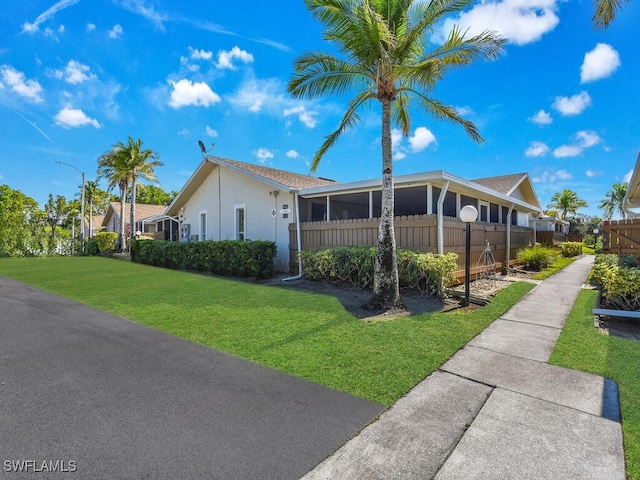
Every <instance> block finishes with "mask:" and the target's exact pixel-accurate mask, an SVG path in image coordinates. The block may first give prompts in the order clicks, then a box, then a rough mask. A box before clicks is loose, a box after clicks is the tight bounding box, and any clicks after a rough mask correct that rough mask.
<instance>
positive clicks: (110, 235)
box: [95, 232, 118, 255]
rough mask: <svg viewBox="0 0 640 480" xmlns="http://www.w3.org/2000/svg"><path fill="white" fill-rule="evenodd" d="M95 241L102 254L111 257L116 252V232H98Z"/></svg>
mask: <svg viewBox="0 0 640 480" xmlns="http://www.w3.org/2000/svg"><path fill="white" fill-rule="evenodd" d="M95 239H96V243H97V244H98V251H99V252H100V253H103V254H107V255H111V254H112V253H113V252H115V251H116V241H117V240H118V234H117V233H116V232H98V233H96V236H95Z"/></svg>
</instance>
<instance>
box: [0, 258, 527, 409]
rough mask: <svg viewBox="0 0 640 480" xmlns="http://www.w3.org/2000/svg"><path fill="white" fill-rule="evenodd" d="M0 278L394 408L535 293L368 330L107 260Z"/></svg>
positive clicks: (291, 299) (315, 305) (511, 293)
mask: <svg viewBox="0 0 640 480" xmlns="http://www.w3.org/2000/svg"><path fill="white" fill-rule="evenodd" d="M0 274H2V275H6V276H8V277H11V278H14V279H16V280H19V281H22V282H25V283H28V284H31V285H34V286H37V287H40V288H43V289H45V290H49V291H51V292H54V293H57V294H60V295H63V296H65V297H68V298H72V299H74V300H77V301H79V302H82V303H85V304H88V305H91V306H94V307H97V308H100V309H101V310H104V311H107V312H110V313H113V314H116V315H119V316H122V317H125V318H128V319H131V320H133V321H136V322H139V323H142V324H144V325H148V326H151V327H153V328H157V329H159V330H162V331H165V332H168V333H171V334H174V335H177V336H179V337H182V338H185V339H187V340H191V341H194V342H197V343H201V344H203V345H208V346H210V347H214V348H217V349H220V350H223V351H225V352H228V353H231V354H234V355H237V356H240V357H243V358H246V359H249V360H252V361H254V362H257V363H260V364H263V365H267V366H269V367H272V368H275V369H278V370H281V371H285V372H288V373H291V374H293V375H296V376H299V377H302V378H306V379H309V380H311V381H314V382H317V383H320V384H323V385H327V386H330V387H332V388H335V389H337V390H342V391H344V392H348V393H351V394H353V395H357V396H359V397H362V398H367V399H369V400H372V401H374V402H378V403H381V404H384V405H391V404H392V403H394V402H395V401H396V400H397V399H398V398H400V397H401V396H402V395H403V394H405V393H406V392H407V391H409V390H410V389H411V388H412V387H413V386H414V385H416V384H417V383H418V382H420V381H421V380H422V379H424V378H425V377H426V376H427V375H429V374H430V373H431V372H433V371H434V370H435V369H436V368H438V366H440V365H441V364H442V363H443V362H445V361H446V360H447V359H448V358H449V357H451V356H452V355H453V354H454V353H455V352H456V351H457V350H459V349H460V348H461V347H463V346H464V345H465V344H466V343H467V342H468V341H469V340H471V339H472V338H473V337H474V336H475V335H477V334H478V333H479V332H480V331H482V330H483V329H484V328H485V327H486V326H488V325H489V324H490V323H491V322H492V321H493V320H495V319H496V318H498V317H499V316H500V315H502V314H503V313H504V312H505V311H506V310H508V308H509V307H510V306H511V305H513V304H514V303H515V302H517V301H518V300H519V299H520V298H521V297H522V296H523V295H524V294H525V293H527V292H528V291H529V290H530V289H531V288H532V287H533V286H532V285H530V284H527V283H515V284H513V285H510V286H509V287H508V288H506V289H505V290H503V291H502V292H500V293H499V294H498V295H497V297H496V298H495V299H494V301H493V302H492V303H491V304H490V305H489V306H487V307H483V308H479V309H474V310H457V311H453V312H448V313H435V314H423V315H416V316H412V317H404V318H400V319H396V320H392V321H387V322H376V323H367V322H364V321H362V320H359V319H357V318H355V317H354V316H353V315H351V314H350V313H349V312H347V311H346V310H345V309H344V307H343V306H342V305H341V304H340V302H339V301H338V300H337V299H336V298H335V297H330V296H326V295H320V294H315V293H307V292H300V291H296V290H291V289H286V288H281V287H270V286H262V285H256V284H252V283H246V282H239V281H233V280H228V279H221V278H217V277H207V276H203V275H196V274H189V273H184V272H177V271H172V270H165V269H160V268H154V267H150V266H146V265H138V264H131V263H129V262H118V261H114V260H110V259H105V258H92V257H77V258H62V257H52V258H28V259H0Z"/></svg>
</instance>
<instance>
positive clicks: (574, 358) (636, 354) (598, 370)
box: [549, 290, 640, 480]
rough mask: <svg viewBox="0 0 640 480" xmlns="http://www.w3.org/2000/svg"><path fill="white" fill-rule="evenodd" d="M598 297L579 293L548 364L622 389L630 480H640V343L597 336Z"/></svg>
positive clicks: (621, 403) (588, 292)
mask: <svg viewBox="0 0 640 480" xmlns="http://www.w3.org/2000/svg"><path fill="white" fill-rule="evenodd" d="M597 298H598V293H597V292H596V291H592V290H583V291H581V292H580V295H579V296H578V299H577V301H576V303H575V304H574V306H573V310H572V311H571V314H570V315H569V318H568V319H567V323H566V325H565V327H564V329H563V330H562V333H561V334H560V338H559V339H558V343H557V344H556V347H555V349H554V351H553V354H552V355H551V359H550V360H549V363H554V364H556V365H561V366H563V367H568V368H572V369H575V370H583V371H585V372H591V373H595V374H597V375H602V376H605V377H608V378H611V379H612V380H615V381H616V382H617V384H618V388H619V389H620V405H621V409H622V429H623V432H624V446H625V457H626V462H627V476H628V478H629V480H640V342H634V341H632V340H626V339H622V338H617V337H609V336H606V335H603V334H601V333H598V332H597V331H596V330H595V329H594V327H593V314H592V313H591V309H592V308H594V307H595V306H596V302H597Z"/></svg>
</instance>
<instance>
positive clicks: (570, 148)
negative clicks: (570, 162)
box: [553, 130, 602, 158]
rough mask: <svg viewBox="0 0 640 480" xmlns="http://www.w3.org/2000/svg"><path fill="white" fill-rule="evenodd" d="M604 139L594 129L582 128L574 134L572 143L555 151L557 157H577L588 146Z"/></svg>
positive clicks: (554, 154)
mask: <svg viewBox="0 0 640 480" xmlns="http://www.w3.org/2000/svg"><path fill="white" fill-rule="evenodd" d="M601 141H602V139H601V138H600V137H599V136H598V134H597V133H596V132H594V131H592V130H580V131H579V132H577V133H576V134H575V135H574V136H573V143H572V144H571V145H562V146H560V147H558V148H556V149H555V150H554V151H553V156H554V157H556V158H566V157H577V156H578V155H580V154H581V153H582V152H583V151H584V150H585V149H586V148H591V147H593V146H594V145H597V144H599V143H600V142H601Z"/></svg>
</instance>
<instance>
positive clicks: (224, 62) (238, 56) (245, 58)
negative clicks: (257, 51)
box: [216, 47, 253, 70]
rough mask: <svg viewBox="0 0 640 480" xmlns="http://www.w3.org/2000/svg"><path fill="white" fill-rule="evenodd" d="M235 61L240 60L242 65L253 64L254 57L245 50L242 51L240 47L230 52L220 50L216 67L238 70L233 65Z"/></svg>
mask: <svg viewBox="0 0 640 480" xmlns="http://www.w3.org/2000/svg"><path fill="white" fill-rule="evenodd" d="M234 60H239V61H241V62H242V63H251V62H253V55H251V54H250V53H249V52H247V51H245V50H240V49H239V48H238V47H233V48H232V49H231V50H230V51H225V50H220V51H219V52H218V63H217V64H216V67H218V68H220V69H225V68H226V69H229V70H234V69H235V68H236V66H235V65H234V64H233V61H234Z"/></svg>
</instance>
